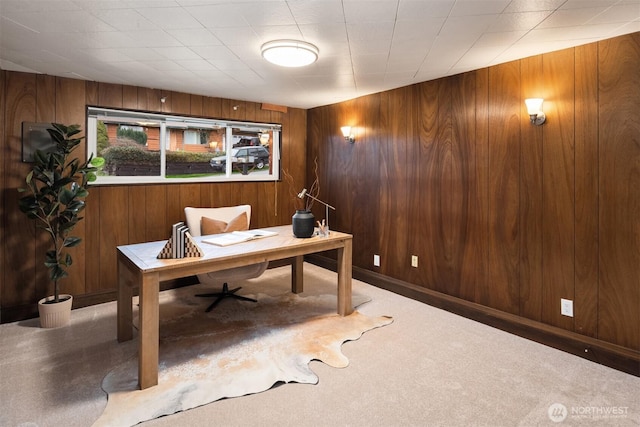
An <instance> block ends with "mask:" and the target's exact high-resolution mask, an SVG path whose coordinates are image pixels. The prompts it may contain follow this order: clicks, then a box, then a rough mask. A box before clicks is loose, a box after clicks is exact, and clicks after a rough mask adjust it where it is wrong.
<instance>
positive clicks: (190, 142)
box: [87, 107, 282, 184]
mask: <svg viewBox="0 0 640 427" xmlns="http://www.w3.org/2000/svg"><path fill="white" fill-rule="evenodd" d="M281 129H282V126H281V125H279V124H273V123H248V122H238V121H230V120H214V119H205V118H197V117H183V116H173V115H166V114H156V113H143V112H138V111H128V110H113V109H106V108H98V107H88V109H87V152H88V153H94V156H96V157H102V158H104V160H105V162H104V166H103V167H101V169H100V171H99V172H98V179H97V180H96V181H95V182H94V184H139V183H161V182H165V183H167V182H215V181H277V180H279V178H280V133H281Z"/></svg>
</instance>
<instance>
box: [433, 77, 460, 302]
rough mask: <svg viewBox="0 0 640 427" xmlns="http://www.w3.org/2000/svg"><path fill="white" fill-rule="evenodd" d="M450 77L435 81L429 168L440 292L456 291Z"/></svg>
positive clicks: (437, 288) (435, 285)
mask: <svg viewBox="0 0 640 427" xmlns="http://www.w3.org/2000/svg"><path fill="white" fill-rule="evenodd" d="M452 86H453V80H452V79H451V78H449V79H443V80H440V81H439V85H438V98H437V99H438V116H437V120H438V127H437V132H436V153H435V154H436V155H435V164H433V165H432V166H433V170H432V175H431V176H432V179H433V181H432V185H433V189H434V193H433V194H434V197H433V199H432V201H433V202H434V204H433V206H432V208H433V209H432V214H433V215H434V218H435V221H436V223H435V232H436V233H435V235H434V236H433V237H434V238H435V239H434V241H433V243H435V245H436V247H437V248H438V249H437V250H434V251H433V255H432V256H434V257H435V259H436V265H437V268H436V281H435V283H434V288H435V289H436V290H438V291H440V292H445V293H453V294H455V293H457V292H456V288H457V286H458V284H457V283H456V279H455V278H454V275H453V269H452V263H451V261H452V259H453V257H454V256H455V255H454V251H455V242H454V240H455V237H454V229H455V226H456V222H457V221H456V219H457V216H458V215H457V212H455V211H454V209H455V203H454V202H453V198H454V197H455V198H458V197H459V196H460V194H455V192H454V188H453V167H454V165H453V163H454V159H453V155H452V149H451V87H452Z"/></svg>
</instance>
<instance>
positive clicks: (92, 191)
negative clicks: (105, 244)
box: [81, 186, 115, 294]
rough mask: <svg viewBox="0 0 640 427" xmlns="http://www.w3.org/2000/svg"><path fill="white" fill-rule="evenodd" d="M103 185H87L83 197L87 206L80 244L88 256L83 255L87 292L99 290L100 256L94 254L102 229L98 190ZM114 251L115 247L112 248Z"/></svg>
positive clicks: (99, 242)
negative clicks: (86, 194)
mask: <svg viewBox="0 0 640 427" xmlns="http://www.w3.org/2000/svg"><path fill="white" fill-rule="evenodd" d="M102 188H103V187H99V186H91V187H89V195H88V196H87V198H86V199H85V201H86V203H87V205H86V206H87V207H86V208H85V213H84V223H85V229H86V232H85V238H84V240H83V241H82V243H81V245H82V247H83V248H84V250H85V252H86V253H87V254H88V256H86V257H85V273H84V278H85V291H86V292H87V293H89V294H90V293H95V292H100V291H101V290H102V289H101V285H102V284H101V280H100V273H101V270H100V264H101V257H100V256H96V255H95V254H100V247H101V237H102V233H103V229H102V227H101V225H100V210H101V209H100V208H101V206H102V204H101V203H100V192H101V190H102ZM113 250H114V251H115V248H114V249H113Z"/></svg>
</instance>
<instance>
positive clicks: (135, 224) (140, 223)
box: [126, 185, 155, 244]
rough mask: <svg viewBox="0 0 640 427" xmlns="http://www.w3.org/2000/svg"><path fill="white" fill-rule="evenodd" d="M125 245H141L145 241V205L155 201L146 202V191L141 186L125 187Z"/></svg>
mask: <svg viewBox="0 0 640 427" xmlns="http://www.w3.org/2000/svg"><path fill="white" fill-rule="evenodd" d="M126 188H127V197H128V199H129V200H128V201H127V206H128V207H129V209H128V220H127V228H128V230H127V244H133V243H143V242H146V241H147V221H146V220H147V215H146V206H147V203H151V204H153V203H155V201H150V200H147V197H146V196H147V191H146V190H145V187H144V186H143V185H131V186H127V187H126Z"/></svg>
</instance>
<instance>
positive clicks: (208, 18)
mask: <svg viewBox="0 0 640 427" xmlns="http://www.w3.org/2000/svg"><path fill="white" fill-rule="evenodd" d="M242 7H243V5H242V4H235V5H234V4H214V5H211V4H209V5H204V6H187V7H185V8H184V9H185V10H186V11H188V12H189V13H190V14H191V16H194V17H197V19H198V21H200V23H201V24H202V25H203V26H204V27H206V28H229V27H243V26H247V25H249V24H248V23H247V21H246V20H245V19H244V17H243V15H242Z"/></svg>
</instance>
